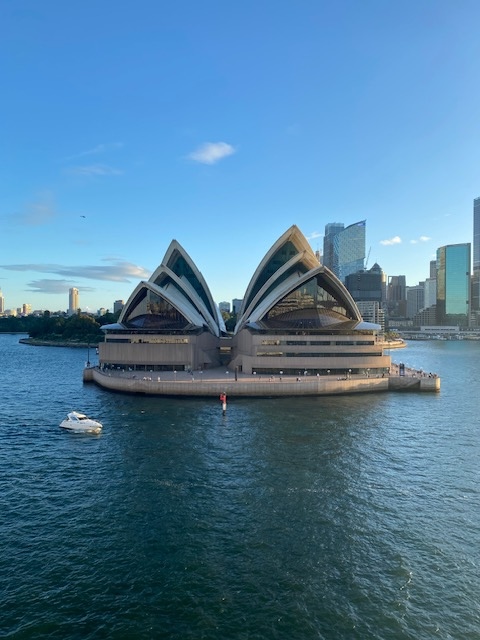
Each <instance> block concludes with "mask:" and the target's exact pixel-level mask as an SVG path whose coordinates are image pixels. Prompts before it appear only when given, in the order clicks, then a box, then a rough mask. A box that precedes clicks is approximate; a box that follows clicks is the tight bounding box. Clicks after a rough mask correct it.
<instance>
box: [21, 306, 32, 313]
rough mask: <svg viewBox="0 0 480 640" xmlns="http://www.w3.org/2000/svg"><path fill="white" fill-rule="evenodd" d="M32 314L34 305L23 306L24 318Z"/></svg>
mask: <svg viewBox="0 0 480 640" xmlns="http://www.w3.org/2000/svg"><path fill="white" fill-rule="evenodd" d="M31 313H32V305H31V304H26V303H24V304H23V305H22V316H29V315H30V314H31Z"/></svg>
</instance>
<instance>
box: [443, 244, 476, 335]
mask: <svg viewBox="0 0 480 640" xmlns="http://www.w3.org/2000/svg"><path fill="white" fill-rule="evenodd" d="M470 261H471V244H470V243H469V242H468V243H463V244H450V245H446V246H444V247H439V248H438V249H437V324H439V325H458V326H468V325H469V321H470V286H471V283H470V275H471V266H470Z"/></svg>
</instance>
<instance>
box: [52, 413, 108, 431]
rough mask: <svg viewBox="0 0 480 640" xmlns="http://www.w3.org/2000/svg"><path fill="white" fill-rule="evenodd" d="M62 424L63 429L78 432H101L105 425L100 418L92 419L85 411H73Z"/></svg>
mask: <svg viewBox="0 0 480 640" xmlns="http://www.w3.org/2000/svg"><path fill="white" fill-rule="evenodd" d="M60 426H61V427H62V428H63V429H69V430H70V431H77V432H78V433H100V431H101V430H102V426H103V425H102V423H101V422H98V420H92V418H89V417H88V416H86V415H85V414H84V413H79V412H78V411H71V412H70V413H69V414H67V417H66V418H65V420H63V421H62V422H61V423H60Z"/></svg>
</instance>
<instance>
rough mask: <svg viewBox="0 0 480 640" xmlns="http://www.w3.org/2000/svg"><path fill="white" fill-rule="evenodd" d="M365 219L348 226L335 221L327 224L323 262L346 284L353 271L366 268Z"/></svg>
mask: <svg viewBox="0 0 480 640" xmlns="http://www.w3.org/2000/svg"><path fill="white" fill-rule="evenodd" d="M365 227H366V224H365V220H362V221H361V222H355V224H351V225H350V226H348V227H344V226H343V224H342V223H338V222H333V223H330V224H327V225H326V226H325V237H324V239H323V264H324V265H325V266H326V267H328V268H329V269H330V270H331V271H333V273H334V274H335V275H336V276H337V277H338V278H339V279H340V280H341V281H342V282H343V283H344V284H345V281H346V278H347V276H348V275H350V274H351V273H356V272H357V271H361V270H362V269H363V268H364V263H365Z"/></svg>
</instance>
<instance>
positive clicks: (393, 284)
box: [387, 276, 407, 318]
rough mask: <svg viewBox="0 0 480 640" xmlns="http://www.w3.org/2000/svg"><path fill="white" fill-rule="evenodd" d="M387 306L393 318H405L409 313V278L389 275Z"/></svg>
mask: <svg viewBox="0 0 480 640" xmlns="http://www.w3.org/2000/svg"><path fill="white" fill-rule="evenodd" d="M387 308H388V314H389V316H391V317H392V318H394V317H395V318H405V316H406V315H407V278H406V277H405V276H389V277H388V286H387Z"/></svg>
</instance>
